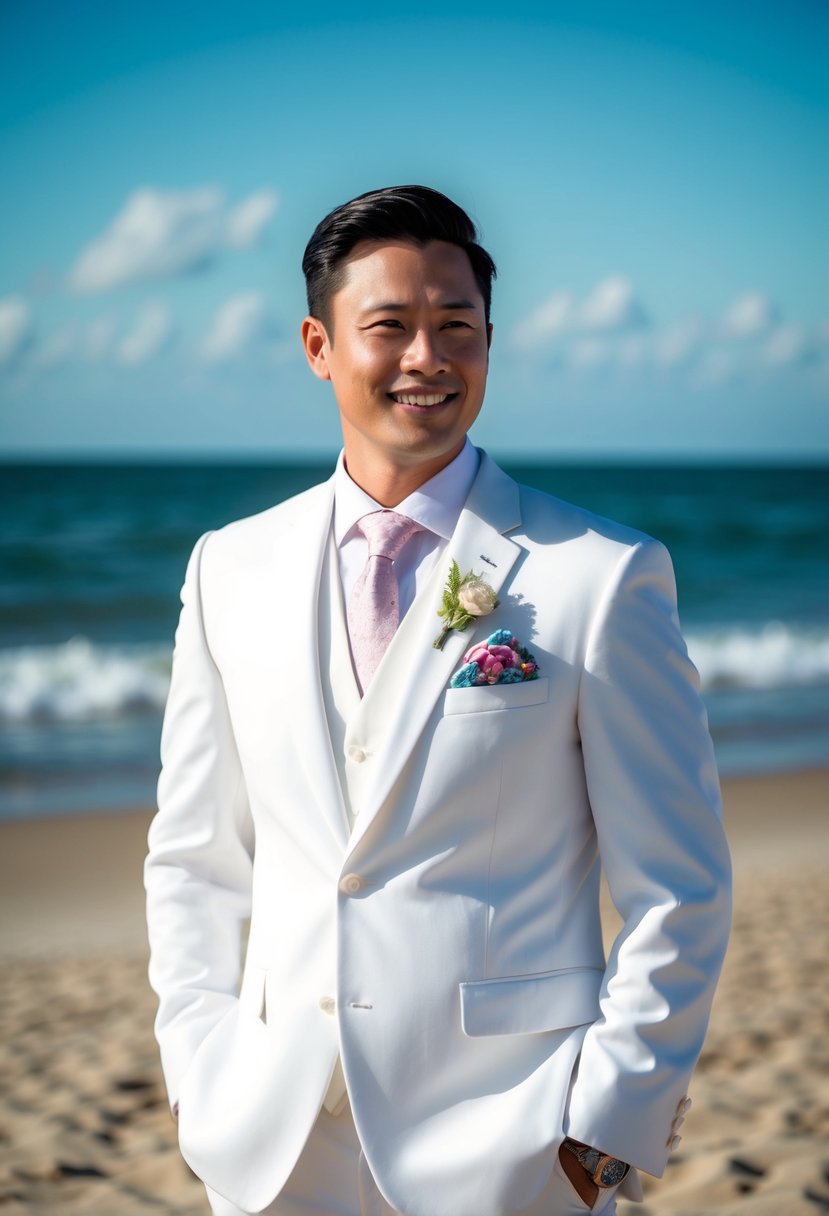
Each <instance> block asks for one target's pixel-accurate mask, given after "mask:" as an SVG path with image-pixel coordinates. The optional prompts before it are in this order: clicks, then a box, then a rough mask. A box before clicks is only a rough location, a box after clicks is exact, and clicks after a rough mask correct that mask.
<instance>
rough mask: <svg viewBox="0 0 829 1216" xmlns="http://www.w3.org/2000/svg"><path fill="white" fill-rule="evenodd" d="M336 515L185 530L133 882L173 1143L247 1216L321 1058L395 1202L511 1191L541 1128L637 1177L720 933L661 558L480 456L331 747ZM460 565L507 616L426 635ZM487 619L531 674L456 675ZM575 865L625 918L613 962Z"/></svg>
mask: <svg viewBox="0 0 829 1216" xmlns="http://www.w3.org/2000/svg"><path fill="white" fill-rule="evenodd" d="M331 512H332V483H330V482H329V483H326V484H324V485H321V486H317V487H315V488H314V489H312V490H309V491H308V492H307V493H305V494H302V495H300V496H298V497H297V498H294V499H292V500H290V501H288V502H286V503H283V504H281V505H280V506H277V507H275V508H273V509H271V510H269V511H266V512H264V513H263V514H261V515H258V516H255V517H253V518H251V519H248V520H243V521H241V522H239V523H236V524H232V525H230V526H229V527H227V528H224V529H222V530H221V531H220V532H217V533H214V534H211V535H209V536H208V537H207V538H206V539H203V540H202V541H201V542H200V543H199V544H198V545H197V547H196V549H195V551H194V554H193V557H192V559H191V562H190V565H189V567H188V572H187V577H186V581H185V586H184V590H183V592H182V600H183V604H184V608H183V612H182V617H181V622H180V625H179V630H178V632H177V635H176V650H175V659H174V665H173V681H172V688H171V692H170V700H169V704H168V709H167V714H166V718H165V726H164V736H163V744H162V756H163V762H164V769H163V773H162V777H161V781H160V784H159V813H158V815H157V817H156V819H155V821H154V823H153V826H152V829H151V834H150V856H149V858H148V862H147V871H146V882H147V891H148V908H149V913H148V915H149V926H150V939H151V946H152V962H151V980H152V983H153V986H154V987H155V989H156V991H157V992H158V994H159V997H160V1008H159V1015H158V1020H157V1033H158V1038H159V1041H160V1044H161V1052H162V1061H163V1066H164V1071H165V1076H166V1080H167V1085H168V1088H169V1093H170V1098H171V1101H178V1102H179V1103H180V1120H179V1128H180V1138H181V1147H182V1152H183V1154H184V1156H185V1158H186V1159H187V1160H188V1162H189V1163H190V1164H191V1166H192V1167H193V1169H194V1170H195V1171H196V1173H197V1174H198V1175H199V1176H200V1177H201V1178H203V1179H204V1180H205V1181H206V1182H207V1183H208V1184H209V1185H210V1186H211V1187H213V1188H214V1189H215V1190H217V1191H218V1192H220V1193H221V1194H223V1195H225V1196H227V1197H228V1198H229V1199H230V1200H231V1201H232V1202H233V1203H234V1204H236V1205H238V1206H239V1207H241V1208H243V1209H245V1210H249V1211H258V1210H260V1209H261V1208H263V1207H265V1206H266V1205H267V1204H268V1203H270V1202H271V1200H273V1198H274V1196H275V1195H276V1194H277V1193H278V1192H279V1190H280V1188H281V1187H282V1186H283V1184H284V1182H285V1179H286V1178H287V1177H288V1175H289V1174H290V1172H291V1169H292V1167H293V1165H294V1163H295V1161H296V1159H297V1157H298V1155H299V1153H300V1152H301V1150H302V1147H303V1144H304V1142H305V1140H306V1138H307V1136H308V1134H309V1131H310V1129H311V1128H312V1126H313V1124H314V1121H315V1119H316V1116H317V1114H318V1112H319V1109H320V1105H321V1102H322V1100H323V1097H324V1095H325V1094H326V1091H327V1088H328V1085H329V1081H330V1079H331V1075H332V1070H333V1069H334V1067H335V1063H336V1061H337V1058H338V1053H340V1055H341V1059H342V1066H343V1069H344V1074H345V1079H346V1082H347V1086H348V1093H349V1099H350V1104H351V1110H352V1112H353V1117H354V1121H355V1124H356V1127H357V1131H358V1133H359V1137H360V1141H361V1143H362V1146H363V1151H364V1154H365V1157H366V1160H367V1162H368V1165H369V1166H370V1169H371V1172H372V1174H373V1176H374V1178H375V1179H376V1181H377V1185H378V1187H379V1188H380V1190H381V1191H382V1193H383V1195H384V1196H385V1197H386V1199H387V1201H388V1202H389V1203H390V1204H391V1206H392V1207H393V1208H396V1209H398V1210H400V1211H404V1212H405V1213H407V1216H499V1214H501V1213H503V1212H505V1211H508V1210H514V1209H519V1208H521V1207H523V1206H527V1205H529V1204H530V1203H531V1202H532V1201H533V1199H534V1198H535V1197H536V1196H537V1195H538V1193H539V1192H540V1191H541V1189H542V1188H543V1187H544V1185H545V1182H546V1180H547V1178H548V1176H549V1174H550V1170H551V1168H552V1166H553V1162H554V1160H555V1156H556V1152H557V1149H558V1145H559V1143H560V1142H561V1139H562V1137H563V1136H564V1134H565V1132H569V1134H570V1135H572V1136H574V1137H575V1138H577V1139H579V1140H581V1141H583V1142H585V1143H587V1144H592V1145H596V1146H597V1147H599V1148H601V1149H602V1150H603V1151H605V1152H608V1153H611V1154H613V1155H614V1156H617V1157H620V1158H622V1159H624V1160H626V1161H628V1162H631V1163H632V1164H633V1165H634V1166H638V1167H641V1168H643V1169H645V1170H647V1171H649V1172H651V1173H653V1174H661V1173H662V1171H663V1169H664V1167H665V1163H666V1159H667V1155H668V1147H667V1142H668V1141H669V1140H670V1135H671V1123H672V1119H673V1118H674V1115H675V1112H676V1108H677V1104H678V1103H679V1102H681V1100H682V1097H683V1095H684V1093H685V1089H686V1086H687V1082H688V1079H689V1076H690V1073H691V1071H692V1069H693V1066H694V1064H695V1062H696V1058H697V1055H698V1053H699V1050H700V1047H701V1045H702V1039H703V1035H704V1032H705V1028H706V1023H707V1019H708V1013H709V1009H710V1002H711V998H712V995H713V988H714V984H715V982H716V978H717V974H718V971H719V967H720V964H721V961H722V957H723V953H724V949H725V943H726V938H727V931H728V922H729V864H728V855H727V849H726V845H725V841H724V836H723V832H722V827H721V822H720V810H719V794H718V786H717V778H716V772H715V767H714V761H713V756H712V751H711V745H710V739H709V737H708V732H707V727H706V722H705V714H704V710H703V708H702V704H701V702H700V699H699V696H698V691H697V684H698V681H697V677H696V672H695V671H694V669H693V667H692V665H691V663H690V662H689V660H688V657H687V654H686V651H685V648H684V645H683V643H682V639H681V637H680V634H679V628H678V622H677V616H676V608H675V593H674V585H673V575H672V571H671V567H670V561H669V559H668V557H667V554H666V553H665V551H664V549H663V548H662V547H661V545H659V544H658V543H657V542H655V541H653V540H651V539H649V538H647V537H645V536H643V535H641V534H640V533H635V532H632V531H631V530H629V529H626V528H622V527H620V526H618V525H615V524H611V523H609V522H608V521H606V520H602V519H599V518H597V517H595V516H592V515H590V514H588V513H587V512H584V511H581V510H578V509H577V508H575V507H572V506H569V505H567V504H565V503H562V502H560V501H558V500H556V499H552V498H550V497H548V496H547V495H544V494H540V493H538V492H536V491H534V490H529V489H526V488H524V487H519V486H518V485H517V484H516V483H515V482H513V481H512V480H511V479H510V478H508V477H507V476H506V475H505V474H504V473H503V472H502V471H501V470H500V469H499V468H498V467H497V466H496V465H495V464H494V463H493V462H492V461H491V460H489V459H488V458H487V457H486V456H485V455H484V456H482V459H481V466H480V469H479V472H478V476H477V478H476V480H475V483H474V485H473V487H472V490H471V493H470V495H469V498H468V500H467V503H466V506H465V508H464V510H463V512H462V514H461V517H460V520H459V523H458V527H457V529H456V532H455V534H454V536H453V538H452V541H451V543H450V545H449V548H448V551H447V553H446V554H445V555H444V559H443V560H441V561H440V562H439V563H438V565H437V566H436V568H435V571H434V574H433V576H432V578H431V580H430V582H429V584H428V585H427V586H426V588H425V589H424V590H423V591H422V592H421V593H420V594H419V595H418V596H417V598H416V599H415V602H414V604H413V606H412V608H411V609H410V611H409V612H408V613H407V615H406V616H405V618H404V620H403V621H402V623H401V625H400V628H399V630H398V632H397V634H396V635H395V637H394V639H393V641H392V643H391V646H390V648H389V650H388V651H387V653H386V655H385V657H384V659H383V661H382V663H381V665H380V667H379V669H378V671H377V673H376V675H375V677H374V680H373V682H372V684H371V686H370V688H369V690H368V692H367V695H366V696H365V697H364V698H363V700H362V701H360V700H359V699H357V698H356V697H354V698H353V700H352V702H351V704H350V708H349V703H348V698H347V697H346V698H345V700H344V702H343V701H342V700H341V702H340V703H341V704H345V707H346V714H345V724H344V726H343V728H342V730H341V731H340V732H339V735H338V733H337V731H332V730H330V729H329V723H330V722H331V720H332V710H331V705H332V703H333V700H336V688H339V689H340V690H342V688H343V684H342V680H343V678H344V677H343V664H345V663H346V659H347V655H346V653H344V649H343V648H344V645H345V643H344V641H343V639H344V638H345V632H344V626H343V624H342V622H341V621H340V623H339V625H338V624H337V619H336V617H337V607H336V603H335V602H334V601H333V600H332V601H330V603H329V608H330V613H329V609H328V608H326V606H325V604H323V605H322V609H323V610H322V611H320V601H319V596H320V584H321V580H322V581H323V584H324V583H325V580H324V579H323V577H322V576H323V574H324V571H325V568H326V554H327V553H328V546H329V543H330V541H329V535H330V525H331ZM452 558H455V559H456V560H457V562H458V565H459V567H460V568H461V571H466V570H470V569H472V570H475V572H476V573H483V574H484V575H485V576H486V578H487V580H488V582H489V583H490V584H491V586H492V587H493V588H494V589H495V590H496V592H497V593H498V595H499V598H500V601H501V602H500V606H499V607H498V608H497V609H496V611H495V613H494V614H493V615H492V616H490V617H488V618H486V619H484V620H481V621H480V622H478V623H477V626H475V625H473V626H472V627H470V628H469V629H468V630H467V631H466V632H464V633H454V634H450V635H449V637H448V640H447V641H446V644H445V646H444V648H443V650H441V651H439V650H436V649H434V648H433V646H432V642H433V640H434V637H435V635H436V633H437V632H438V629H439V626H440V622H439V620H438V617H437V608H438V607H439V605H440V600H441V592H442V588H443V585H444V582H445V578H446V574H447V571H448V566H449V562H450V560H451V559H452ZM331 605H333V607H332V606H331ZM321 620H322V621H324V622H328V624H327V625H326V626H325V630H324V632H325V634H326V636H325V638H323V639H322V641H321V639H320V627H319V626H320V621H321ZM332 622H333V623H332ZM329 626H330V628H329ZM496 628H508V629H510V630H511V632H512V633H514V634H515V635H517V636H518V638H519V640H520V641H521V642H522V643H524V644H526V645H527V646H528V647H529V648H530V649H531V650H532V652H533V653H534V655H535V657H536V660H537V662H538V664H539V669H540V678H538V679H537V680H532V681H527V682H525V683H519V684H512V685H493V686H482V687H476V688H457V689H456V688H450V687H449V681H450V677H451V675H452V673H453V672H454V671H455V670H457V669H458V667H459V666H460V664H461V660H462V656H463V653H464V651H465V650H466V649H467V648H468V647H469V646H470V645H471V643H472V642H473V641H474V640H476V639H481V638H485V637H486V636H487V635H488V634H489V633H490V632H492V631H493V630H494V629H496ZM338 639H340V641H339V642H338ZM321 645H322V652H323V657H324V658H327V659H328V660H330V661H327V662H326V663H325V664H324V665H323V666H322V668H321V664H320V647H321ZM332 647H333V650H332ZM329 651H330V652H331V653H330V654H329V653H328V652H329ZM332 681H333V687H334V691H333V692H332ZM326 706H328V713H326ZM332 740H333V742H332ZM347 807H350V810H351V811H352V813H353V814H354V816H355V819H354V827H353V830H351V831H350V833H349V818H348V815H347ZM599 854H601V859H602V862H603V864H604V868H605V872H606V874H607V879H608V883H609V886H610V891H611V894H612V896H613V899H614V902H615V904H616V906H617V908H618V909H619V911H620V913H621V915H622V917H623V919H624V926H623V929H622V931H621V933H620V935H619V937H618V939H617V941H616V943H615V945H614V947H613V950H612V952H611V955H610V958H609V959H608V960H607V961H605V958H604V954H603V949H602V939H601V932H600V923H599V914H598V884H599V869H600V863H599ZM248 915H250V937H249V942H248V947H247V952H246V957H245V963H244V974H243V978H242V981H241V991H240V990H239V971H240V943H239V938H240V924H241V922H242V921H243V920H244V918H246V917H247V916H248ZM577 1063H578V1068H577V1071H576V1069H575V1066H576V1064H577ZM568 1091H569V1098H568ZM632 1185H633V1186H634V1187H635V1183H633V1184H632Z"/></svg>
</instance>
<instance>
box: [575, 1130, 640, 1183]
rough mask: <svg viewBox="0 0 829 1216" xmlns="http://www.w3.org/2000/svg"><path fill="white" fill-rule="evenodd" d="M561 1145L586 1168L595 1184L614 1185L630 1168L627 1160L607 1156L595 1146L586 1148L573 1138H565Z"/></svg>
mask: <svg viewBox="0 0 829 1216" xmlns="http://www.w3.org/2000/svg"><path fill="white" fill-rule="evenodd" d="M563 1147H564V1148H566V1149H568V1150H569V1152H571V1153H572V1154H573V1156H574V1157H575V1158H576V1160H577V1161H578V1162H579V1164H580V1165H582V1166H583V1167H584V1168H585V1169H586V1170H587V1172H588V1174H589V1175H590V1177H591V1178H592V1179H593V1181H594V1182H595V1184H596V1186H600V1187H608V1186H616V1185H617V1184H618V1183H620V1182H621V1181H622V1179H623V1178H624V1177H625V1175H626V1174H627V1172H628V1170H629V1169H630V1166H629V1165H628V1163H627V1161H620V1160H619V1158H618V1157H609V1156H608V1155H607V1153H600V1152H599V1150H598V1149H597V1148H588V1147H587V1145H586V1144H578V1143H577V1142H576V1141H575V1140H569V1139H568V1140H565V1141H564V1144H563Z"/></svg>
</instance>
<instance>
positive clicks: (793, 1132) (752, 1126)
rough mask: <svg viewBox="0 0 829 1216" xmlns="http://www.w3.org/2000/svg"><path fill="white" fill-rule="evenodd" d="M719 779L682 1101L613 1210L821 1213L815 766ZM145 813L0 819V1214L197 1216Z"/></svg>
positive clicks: (820, 945) (826, 1129)
mask: <svg viewBox="0 0 829 1216" xmlns="http://www.w3.org/2000/svg"><path fill="white" fill-rule="evenodd" d="M724 794H725V807H726V822H727V826H728V831H729V836H730V838H731V841H732V848H733V852H734V862H735V902H736V915H735V923H734V933H733V937H732V944H731V947H730V950H729V954H728V959H727V961H726V966H725V971H724V974H723V979H722V983H721V985H720V989H719V991H718V994H717V999H716V1003H715V1006H714V1012H713V1016H712V1020H711V1027H710V1031H709V1034H708V1038H707V1041H706V1046H705V1050H704V1052H703V1056H702V1059H701V1061H700V1064H699V1067H698V1069H697V1072H696V1074H695V1076H694V1079H693V1082H692V1085H691V1094H692V1097H693V1101H694V1105H693V1109H692V1110H691V1112H690V1114H689V1117H688V1120H687V1122H686V1125H685V1127H684V1128H683V1143H682V1145H681V1147H680V1149H679V1151H678V1152H677V1153H675V1154H674V1155H673V1157H672V1158H671V1163H670V1165H669V1168H668V1170H667V1172H666V1175H665V1177H664V1179H662V1181H661V1182H656V1181H654V1180H651V1179H648V1178H645V1179H644V1182H645V1190H646V1195H645V1202H644V1204H642V1205H633V1204H628V1203H624V1202H623V1203H620V1205H619V1212H620V1216H633V1214H634V1213H639V1216H702V1214H703V1213H705V1214H716V1216H728V1214H729V1213H744V1214H745V1216H749V1214H750V1216H800V1214H801V1213H802V1214H804V1216H806V1214H809V1213H811V1214H815V1213H821V1212H829V1005H828V1004H827V1000H826V990H827V984H826V972H827V960H829V882H827V879H826V870H827V859H829V771H827V772H823V771H821V772H812V773H798V774H788V775H783V776H774V777H768V778H762V779H760V778H748V779H743V780H733V781H729V782H727V783H725V788H724ZM149 819H150V816H149V814H148V813H146V812H132V813H120V814H117V815H115V814H113V815H95V816H92V815H90V816H83V817H75V818H72V819H54V820H42V821H38V822H34V823H11V824H2V825H0V965H2V986H0V1030H1V1031H2V1047H0V1213H1V1214H2V1216H17V1214H18V1213H29V1214H34V1216H38V1214H42V1216H53V1214H56V1216H58V1214H62V1213H65V1214H66V1216H70V1214H74V1216H87V1214H90V1216H92V1214H94V1213H100V1214H102V1216H132V1214H133V1213H139V1212H140V1213H146V1212H155V1213H157V1214H161V1216H164V1214H167V1213H170V1214H173V1213H182V1214H183V1213H187V1214H192V1216H196V1214H200V1216H207V1213H208V1207H207V1204H206V1202H205V1200H204V1197H203V1192H202V1188H201V1185H200V1184H199V1183H198V1181H197V1180H196V1179H195V1178H193V1176H192V1175H191V1174H190V1172H189V1170H188V1169H187V1167H186V1166H185V1165H184V1163H183V1162H182V1160H181V1158H180V1157H179V1155H178V1152H177V1149H176V1140H175V1126H174V1124H173V1121H172V1119H171V1117H170V1115H169V1112H168V1109H167V1103H166V1099H165V1096H164V1090H163V1085H162V1081H161V1073H160V1070H159V1066H158V1060H157V1054H156V1048H155V1043H154V1041H153V1037H152V1019H153V1015H154V1009H155V1001H154V997H153V995H152V993H151V992H150V991H149V989H148V987H147V983H146V946H145V940H144V928H143V892H142V889H141V866H142V860H143V854H144V842H145V839H146V832H147V826H148V823H149ZM607 919H608V934H611V933H612V932H613V923H614V918H613V915H612V914H611V913H608V918H607Z"/></svg>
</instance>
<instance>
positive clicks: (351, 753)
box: [348, 747, 366, 764]
mask: <svg viewBox="0 0 829 1216" xmlns="http://www.w3.org/2000/svg"><path fill="white" fill-rule="evenodd" d="M348 758H349V760H353V761H354V763H355V764H362V763H363V761H364V760H365V759H366V753H365V752H364V751H363V749H362V748H361V747H350V748H349V749H348Z"/></svg>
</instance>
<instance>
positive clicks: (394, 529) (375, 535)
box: [357, 511, 423, 561]
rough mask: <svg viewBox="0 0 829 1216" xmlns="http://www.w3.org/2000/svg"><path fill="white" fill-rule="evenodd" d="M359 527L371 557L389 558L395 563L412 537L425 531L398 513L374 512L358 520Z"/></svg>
mask: <svg viewBox="0 0 829 1216" xmlns="http://www.w3.org/2000/svg"><path fill="white" fill-rule="evenodd" d="M357 527H358V528H359V529H360V531H361V532H362V534H363V536H364V537H365V538H366V540H367V541H368V555H369V557H387V558H388V559H389V561H394V559H395V558H396V557H397V555H398V553H399V552H400V550H401V549H402V548H403V546H404V545H405V543H406V541H407V540H408V539H409V537H410V536H413V535H414V533H415V532H421V531H422V530H423V529H422V526H421V525H420V524H418V523H416V522H415V521H414V520H413V519H409V518H408V516H406V515H398V514H397V512H396V511H372V512H370V514H368V515H364V516H363V518H362V519H358V520H357Z"/></svg>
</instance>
